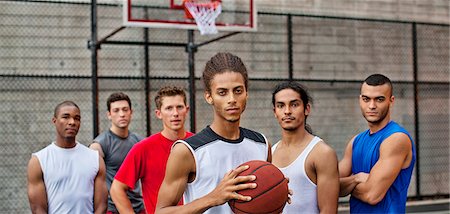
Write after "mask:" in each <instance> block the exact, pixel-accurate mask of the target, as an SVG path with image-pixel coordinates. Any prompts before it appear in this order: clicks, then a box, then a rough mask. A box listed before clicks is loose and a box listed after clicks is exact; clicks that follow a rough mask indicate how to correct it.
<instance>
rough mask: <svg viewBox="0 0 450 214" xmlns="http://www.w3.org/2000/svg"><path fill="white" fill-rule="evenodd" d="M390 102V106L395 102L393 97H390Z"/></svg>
mask: <svg viewBox="0 0 450 214" xmlns="http://www.w3.org/2000/svg"><path fill="white" fill-rule="evenodd" d="M390 100H391V104H390V105H391V106H392V105H393V104H394V101H395V97H394V95H392V96H391V98H390Z"/></svg>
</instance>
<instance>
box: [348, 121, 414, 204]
mask: <svg viewBox="0 0 450 214" xmlns="http://www.w3.org/2000/svg"><path fill="white" fill-rule="evenodd" d="M397 132H401V133H405V134H406V135H408V137H409V139H410V140H411V144H412V152H413V157H412V160H411V163H410V165H409V167H407V168H405V169H402V170H401V171H400V173H399V174H398V176H397V178H396V179H395V181H394V183H393V184H392V185H391V187H389V189H388V191H387V192H386V196H385V197H384V198H383V200H381V201H380V202H379V203H378V204H376V205H370V204H368V203H365V202H363V201H361V200H359V199H357V198H355V197H353V196H352V197H350V212H351V213H405V207H406V199H407V194H408V187H409V182H410V181H411V175H412V171H413V168H414V163H415V160H416V154H415V147H414V143H413V140H412V138H411V136H410V135H409V133H408V131H406V130H405V129H404V128H403V127H401V126H400V125H398V124H397V123H396V122H394V121H390V122H389V123H388V124H387V125H386V126H385V127H384V128H383V129H381V130H379V131H378V132H376V133H373V134H370V130H366V131H364V132H362V133H360V134H359V135H358V136H356V138H355V140H354V141H353V148H352V150H353V151H352V173H353V174H357V173H359V172H365V173H369V172H370V170H371V169H372V167H373V166H374V165H375V163H376V162H377V161H378V159H379V157H380V146H381V143H382V142H383V141H384V140H385V139H386V138H388V137H389V136H391V135H392V134H394V133H397Z"/></svg>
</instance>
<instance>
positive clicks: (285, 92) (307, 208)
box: [272, 82, 339, 214]
mask: <svg viewBox="0 0 450 214" xmlns="http://www.w3.org/2000/svg"><path fill="white" fill-rule="evenodd" d="M311 103H312V100H311V97H310V96H309V93H308V91H307V90H306V89H305V87H304V86H302V85H301V84H299V83H297V82H284V83H280V84H278V85H277V86H276V87H275V90H274V92H273V93H272V105H273V111H274V115H275V118H276V119H277V120H278V123H279V124H280V127H281V129H282V132H281V136H282V137H281V140H280V141H279V142H278V143H276V144H275V145H273V147H272V163H273V164H274V165H275V166H277V167H278V168H279V169H280V170H281V171H282V172H283V173H284V175H285V176H286V177H287V178H289V188H290V189H292V191H293V193H294V194H293V195H292V196H291V203H290V204H286V206H285V208H284V210H283V213H288V214H289V213H298V212H302V213H336V212H337V205H338V198H339V173H338V161H337V156H336V153H335V151H334V150H333V149H332V148H331V147H330V146H328V145H327V144H325V142H324V141H323V140H322V139H320V138H319V137H317V136H314V135H312V134H311V133H312V131H311V129H310V127H309V126H308V125H307V124H306V118H307V117H308V115H309V114H310V112H311Z"/></svg>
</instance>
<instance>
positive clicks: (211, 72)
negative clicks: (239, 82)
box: [202, 52, 248, 92]
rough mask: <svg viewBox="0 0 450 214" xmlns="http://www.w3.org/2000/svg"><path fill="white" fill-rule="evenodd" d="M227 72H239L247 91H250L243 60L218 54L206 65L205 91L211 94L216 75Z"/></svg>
mask: <svg viewBox="0 0 450 214" xmlns="http://www.w3.org/2000/svg"><path fill="white" fill-rule="evenodd" d="M225 72H237V73H240V74H241V75H242V77H243V78H244V85H245V90H246V91H247V90H248V74H247V68H246V67H245V65H244V63H243V62H242V60H241V58H239V57H238V56H236V55H233V54H231V53H227V52H225V53H217V54H216V55H214V56H213V57H211V59H210V60H209V61H208V62H207V63H206V65H205V69H204V70H203V75H202V79H203V83H204V85H205V90H206V91H207V92H211V80H212V79H213V78H214V76H215V75H216V74H221V73H225Z"/></svg>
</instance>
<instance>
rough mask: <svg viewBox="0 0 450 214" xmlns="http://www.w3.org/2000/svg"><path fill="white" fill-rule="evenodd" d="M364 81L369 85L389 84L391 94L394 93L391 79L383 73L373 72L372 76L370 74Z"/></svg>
mask: <svg viewBox="0 0 450 214" xmlns="http://www.w3.org/2000/svg"><path fill="white" fill-rule="evenodd" d="M363 83H366V84H367V85H370V86H379V85H384V84H388V86H389V88H390V89H391V95H392V91H393V89H394V88H393V87H392V83H391V80H390V79H389V78H388V77H386V76H384V75H383V74H372V75H370V76H368V77H367V78H366V79H365V80H364V82H363Z"/></svg>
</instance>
